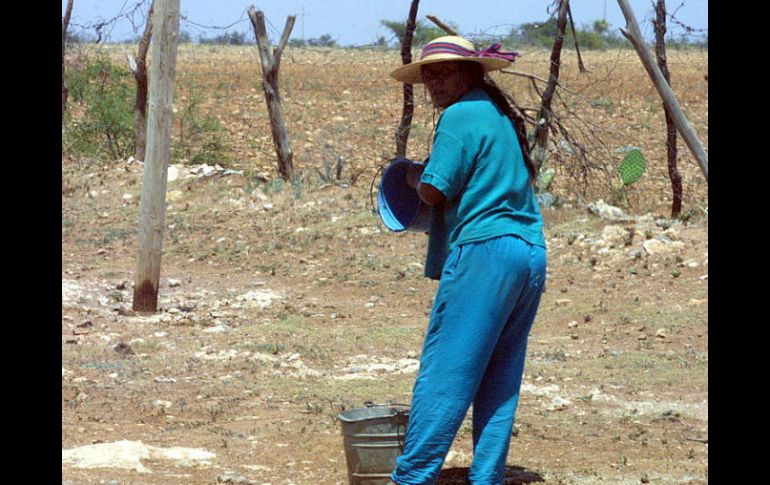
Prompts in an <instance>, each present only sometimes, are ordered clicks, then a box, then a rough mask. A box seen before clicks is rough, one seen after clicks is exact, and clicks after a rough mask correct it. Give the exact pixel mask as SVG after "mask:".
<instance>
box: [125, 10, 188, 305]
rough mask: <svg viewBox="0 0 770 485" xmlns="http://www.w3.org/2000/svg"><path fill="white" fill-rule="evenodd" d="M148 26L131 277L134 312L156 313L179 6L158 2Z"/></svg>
mask: <svg viewBox="0 0 770 485" xmlns="http://www.w3.org/2000/svg"><path fill="white" fill-rule="evenodd" d="M151 21H152V24H153V25H154V26H155V36H154V37H155V38H154V39H153V41H152V65H151V66H150V110H149V111H150V112H149V118H148V122H147V147H148V150H147V154H146V159H145V161H144V175H143V178H142V195H141V200H140V203H139V255H138V257H137V264H136V274H135V275H134V304H133V309H134V310H136V311H145V312H154V311H156V310H157V307H158V287H159V282H160V260H161V248H162V242H163V225H164V221H165V218H166V183H167V177H168V164H169V158H170V153H171V146H170V145H171V122H172V115H173V104H174V79H175V76H176V48H177V42H178V40H179V0H157V2H156V4H155V11H154V13H153V18H152V20H151Z"/></svg>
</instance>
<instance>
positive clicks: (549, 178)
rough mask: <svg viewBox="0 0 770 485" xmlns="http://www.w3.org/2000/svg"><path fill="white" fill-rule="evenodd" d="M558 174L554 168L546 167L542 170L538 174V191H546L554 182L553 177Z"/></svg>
mask: <svg viewBox="0 0 770 485" xmlns="http://www.w3.org/2000/svg"><path fill="white" fill-rule="evenodd" d="M555 175H556V170H555V169H553V168H546V169H542V170H540V173H538V174H537V191H538V192H545V191H546V190H548V187H549V186H550V185H551V182H553V177H554V176H555Z"/></svg>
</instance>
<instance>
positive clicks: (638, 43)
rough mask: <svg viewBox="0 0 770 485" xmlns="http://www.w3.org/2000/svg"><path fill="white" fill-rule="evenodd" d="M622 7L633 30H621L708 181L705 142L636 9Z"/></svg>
mask: <svg viewBox="0 0 770 485" xmlns="http://www.w3.org/2000/svg"><path fill="white" fill-rule="evenodd" d="M618 4H620V9H621V10H622V11H623V16H625V17H626V27H627V28H628V29H629V30H630V31H631V32H630V33H629V32H626V31H625V30H623V29H620V32H621V33H622V34H623V35H624V36H625V38H626V39H628V40H629V42H631V45H633V46H634V50H636V53H637V54H638V55H639V59H641V61H642V65H644V68H645V69H646V70H647V74H648V75H649V76H650V79H652V83H653V84H654V85H655V88H656V89H657V90H658V94H660V97H661V98H662V99H663V104H664V105H665V106H666V108H668V110H669V111H670V112H671V114H672V116H673V118H674V124H676V129H677V131H679V133H680V134H681V135H682V138H684V141H685V143H686V144H687V147H688V148H689V149H690V152H692V154H693V156H694V157H695V159H696V160H697V161H698V165H700V168H701V171H702V172H703V176H704V177H706V182H708V179H709V158H708V154H707V153H706V150H705V149H704V148H703V144H702V143H701V142H700V140H699V139H698V135H697V134H696V133H695V130H693V128H692V126H691V125H690V122H689V121H687V117H686V116H685V115H684V113H683V112H682V108H680V107H679V102H678V101H677V99H676V96H675V95H674V91H673V90H671V86H669V85H668V83H667V82H666V79H665V78H664V77H663V73H661V72H660V68H659V67H658V65H657V64H655V62H654V61H653V59H652V55H651V54H650V52H649V51H648V50H647V47H646V46H645V43H644V37H643V36H642V32H641V31H640V30H639V24H638V23H637V22H636V16H635V15H634V11H633V10H631V6H630V5H629V4H628V0H618Z"/></svg>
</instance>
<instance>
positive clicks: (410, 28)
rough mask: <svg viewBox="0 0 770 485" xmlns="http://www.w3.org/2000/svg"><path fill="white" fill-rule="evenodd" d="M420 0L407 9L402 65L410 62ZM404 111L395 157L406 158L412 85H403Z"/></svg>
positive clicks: (415, 0)
mask: <svg viewBox="0 0 770 485" xmlns="http://www.w3.org/2000/svg"><path fill="white" fill-rule="evenodd" d="M419 5H420V0H412V5H411V7H410V8H409V18H408V19H407V21H406V29H405V31H404V37H403V38H402V39H401V60H402V62H403V63H404V65H406V64H409V63H411V62H412V37H413V36H414V29H415V28H416V27H417V23H416V21H415V19H416V18H417V7H418V6H419ZM403 89H404V109H403V111H402V112H401V124H400V125H399V126H398V131H396V157H405V156H406V144H407V142H408V141H409V132H410V131H411V128H412V116H413V115H414V85H412V84H408V83H404V87H403Z"/></svg>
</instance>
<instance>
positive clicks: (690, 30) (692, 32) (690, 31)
mask: <svg viewBox="0 0 770 485" xmlns="http://www.w3.org/2000/svg"><path fill="white" fill-rule="evenodd" d="M684 4H685V2H684V1H683V2H682V3H680V4H679V6H678V7H677V8H676V9H675V10H674V12H673V13H669V14H668V17H669V19H671V21H672V22H674V23H675V24H677V25H679V26H680V27H682V28H683V29H684V30H685V32H686V33H687V34H688V35H694V36H696V37H698V36H700V34H705V36H708V32H709V30H708V29H696V28H694V27H690V26H689V25H687V24H685V23H684V22H682V21H681V20H679V19H678V18H676V13H677V12H678V11H679V9H681V8H682V7H684Z"/></svg>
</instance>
